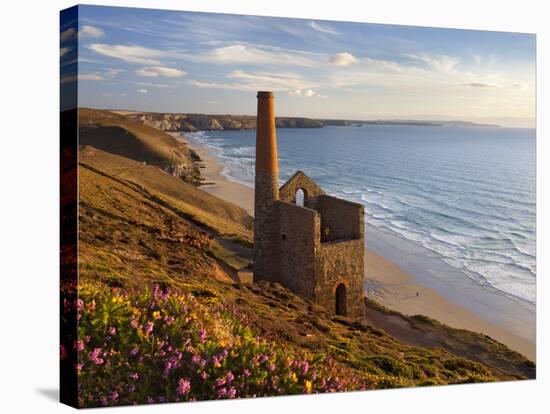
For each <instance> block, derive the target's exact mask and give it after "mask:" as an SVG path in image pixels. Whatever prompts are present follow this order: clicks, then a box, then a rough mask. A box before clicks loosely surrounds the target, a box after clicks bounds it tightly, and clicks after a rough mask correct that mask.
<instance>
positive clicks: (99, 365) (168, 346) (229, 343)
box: [62, 284, 371, 407]
mask: <svg viewBox="0 0 550 414" xmlns="http://www.w3.org/2000/svg"><path fill="white" fill-rule="evenodd" d="M75 310H76V314H77V319H78V338H79V339H78V340H77V341H75V343H73V344H64V345H63V347H62V357H63V355H65V354H66V352H67V350H68V347H69V346H70V347H72V349H70V351H71V352H72V351H75V352H77V354H78V358H77V366H76V369H77V372H78V380H79V388H78V399H79V405H80V406H88V407H89V406H105V405H123V404H141V403H157V402H168V401H195V400H209V399H221V398H240V397H260V396H271V395H286V394H301V393H316V392H334V391H349V390H363V389H367V388H369V386H370V384H371V383H370V382H369V380H368V379H366V378H360V377H358V376H357V375H356V374H354V373H352V372H351V371H350V370H349V368H347V367H345V366H343V365H341V364H339V363H337V362H335V361H334V360H333V359H331V358H330V357H326V356H324V355H323V354H308V353H305V352H304V351H299V350H297V349H295V348H293V347H292V346H290V345H283V344H280V343H278V342H275V341H270V340H266V339H263V338H260V337H259V336H258V334H257V332H256V331H255V328H254V325H253V321H251V320H250V319H249V318H248V316H247V315H245V314H242V313H240V312H239V311H238V310H237V309H236V308H234V307H231V306H227V305H226V304H224V303H222V302H220V301H219V300H218V298H217V297H215V296H209V295H202V296H199V297H197V296H195V295H193V294H192V293H185V292H183V291H172V290H170V289H169V288H167V289H165V290H162V289H160V288H159V287H158V286H155V287H154V288H152V289H148V288H145V289H142V290H140V291H124V290H121V289H117V288H110V287H105V286H103V285H92V284H84V285H81V286H80V287H79V298H78V299H77V300H76V301H74V302H67V303H65V309H64V312H68V313H69V312H74V311H75Z"/></svg>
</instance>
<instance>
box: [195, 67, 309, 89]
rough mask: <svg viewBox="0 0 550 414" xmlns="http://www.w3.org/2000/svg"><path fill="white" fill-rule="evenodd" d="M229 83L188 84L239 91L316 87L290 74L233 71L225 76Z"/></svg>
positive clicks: (201, 82) (200, 82) (199, 82)
mask: <svg viewBox="0 0 550 414" xmlns="http://www.w3.org/2000/svg"><path fill="white" fill-rule="evenodd" d="M226 78H227V79H230V80H231V81H230V82H204V81H196V80H190V81H189V82H190V83H191V84H192V85H194V86H197V87H199V88H210V89H214V88H216V89H232V90H240V91H258V90H271V91H282V92H287V91H292V90H297V89H309V88H313V87H316V86H318V85H317V84H316V83H313V82H310V81H307V80H304V79H301V78H300V77H298V76H297V75H295V74H292V73H289V74H287V73H281V74H272V73H250V72H244V71H242V70H235V71H233V72H230V73H228V74H227V75H226Z"/></svg>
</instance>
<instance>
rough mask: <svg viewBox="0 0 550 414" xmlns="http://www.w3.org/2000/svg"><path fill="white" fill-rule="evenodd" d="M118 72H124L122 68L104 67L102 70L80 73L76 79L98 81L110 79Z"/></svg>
mask: <svg viewBox="0 0 550 414" xmlns="http://www.w3.org/2000/svg"><path fill="white" fill-rule="evenodd" d="M120 72H124V71H123V70H122V69H105V70H104V71H102V72H92V73H80V74H79V75H78V80H85V81H99V80H107V79H112V78H114V77H115V76H116V75H118V74H119V73H120Z"/></svg>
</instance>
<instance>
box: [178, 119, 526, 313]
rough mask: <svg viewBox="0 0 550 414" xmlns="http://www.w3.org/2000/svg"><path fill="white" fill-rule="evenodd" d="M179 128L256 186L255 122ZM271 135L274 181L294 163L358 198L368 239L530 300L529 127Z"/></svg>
mask: <svg viewBox="0 0 550 414" xmlns="http://www.w3.org/2000/svg"><path fill="white" fill-rule="evenodd" d="M185 135H186V137H187V138H189V139H190V140H191V141H193V142H195V143H196V144H198V145H201V146H207V147H209V148H210V149H211V150H212V152H213V153H214V155H215V156H216V157H217V159H218V160H219V161H220V162H221V163H222V164H223V166H224V169H223V172H222V174H224V175H225V176H226V177H227V178H228V179H230V180H233V181H237V182H240V183H242V184H245V185H247V186H250V187H253V186H254V155H255V131H203V132H197V133H191V134H189V133H187V134H185ZM277 143H278V150H279V169H280V173H279V174H280V177H279V178H280V180H281V184H282V183H283V182H285V181H286V180H287V179H288V178H289V177H290V176H291V175H292V174H294V172H295V171H296V170H302V171H304V172H305V173H306V174H307V175H309V176H310V177H311V178H313V179H314V180H315V181H316V182H317V183H318V184H319V185H320V186H321V187H322V188H323V189H324V190H325V191H326V192H327V193H329V194H331V195H335V196H337V197H342V198H346V199H348V200H351V201H355V202H359V203H362V204H363V205H364V206H365V220H366V222H367V234H366V239H367V243H369V237H373V235H374V236H375V235H376V234H378V235H387V236H389V237H388V240H395V241H399V240H401V241H403V242H404V243H407V245H408V246H410V247H411V248H409V250H411V251H414V250H415V249H414V248H413V247H418V248H420V249H422V251H423V252H426V253H427V254H428V255H429V256H430V258H431V259H432V260H433V259H436V260H438V261H439V262H440V263H441V264H443V265H444V267H443V269H445V267H446V268H447V269H448V270H452V271H448V272H446V271H444V270H441V267H440V268H439V270H438V271H439V273H444V274H445V275H447V276H445V277H453V278H468V279H469V280H471V281H472V282H473V283H475V284H476V285H479V286H481V287H483V288H485V289H488V290H492V291H497V292H499V293H502V294H504V295H506V296H508V297H509V298H511V299H517V300H519V301H526V302H528V303H530V304H534V303H535V298H536V257H535V256H536V243H535V238H536V229H535V222H536V220H535V215H536V208H535V201H536V186H535V176H536V174H535V172H536V166H535V163H536V156H535V150H536V148H535V146H536V140H535V130H533V129H509V128H486V127H434V126H388V125H383V126H382V125H380V126H379V125H373V126H363V127H326V128H321V129H316V128H315V129H278V130H277ZM369 229H371V230H372V231H369ZM369 247H370V245H369ZM386 248H387V246H386Z"/></svg>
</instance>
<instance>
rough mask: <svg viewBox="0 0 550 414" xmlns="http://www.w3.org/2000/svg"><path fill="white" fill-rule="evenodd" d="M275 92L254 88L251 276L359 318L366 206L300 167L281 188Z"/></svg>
mask: <svg viewBox="0 0 550 414" xmlns="http://www.w3.org/2000/svg"><path fill="white" fill-rule="evenodd" d="M274 112H275V111H274V97H273V94H272V93H271V92H258V115H257V129H256V131H257V132H256V177H255V196H254V197H255V198H254V217H255V220H254V280H255V281H258V280H267V281H272V282H278V283H280V284H281V285H283V286H285V287H287V288H288V289H290V290H292V291H293V292H295V293H297V294H299V295H301V296H303V297H306V298H308V299H310V300H312V301H313V302H314V303H316V304H318V305H321V306H323V307H325V308H326V309H328V310H330V311H332V312H334V313H336V314H339V315H345V316H349V317H353V318H359V317H362V316H364V304H363V280H364V232H365V228H364V207H363V206H362V205H361V204H357V203H353V202H350V201H347V200H343V199H340V198H336V197H332V196H329V195H327V194H325V192H324V191H323V190H322V189H321V188H320V187H319V186H318V185H317V184H316V183H315V182H314V181H313V180H312V179H310V178H309V177H308V176H307V175H306V174H304V173H303V172H302V171H298V172H296V173H295V174H294V175H293V176H292V178H290V179H289V180H288V181H287V182H286V183H285V184H284V185H283V186H281V187H280V188H279V178H278V160H277V140H276V133H275V113H274Z"/></svg>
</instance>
